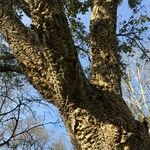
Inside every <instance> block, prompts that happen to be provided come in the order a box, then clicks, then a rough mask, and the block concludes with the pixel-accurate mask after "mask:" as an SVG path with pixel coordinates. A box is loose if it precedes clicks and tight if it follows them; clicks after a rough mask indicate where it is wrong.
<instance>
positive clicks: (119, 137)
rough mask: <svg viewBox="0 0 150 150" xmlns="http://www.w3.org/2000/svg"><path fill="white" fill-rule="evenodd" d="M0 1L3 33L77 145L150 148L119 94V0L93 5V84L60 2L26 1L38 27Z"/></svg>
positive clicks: (91, 149)
mask: <svg viewBox="0 0 150 150" xmlns="http://www.w3.org/2000/svg"><path fill="white" fill-rule="evenodd" d="M22 1H23V0H22ZM0 2H1V3H0V4H1V5H0V9H1V10H2V11H1V12H2V13H1V20H0V21H1V29H0V32H1V33H2V34H3V35H4V36H5V38H6V39H7V40H8V42H9V44H10V47H11V48H12V49H13V53H14V55H15V56H16V58H17V59H18V60H19V62H20V64H21V65H22V68H23V71H24V72H25V73H26V75H27V77H28V78H29V80H30V81H31V83H32V84H33V85H34V86H35V88H36V89H38V90H39V92H40V93H41V94H42V95H43V96H44V97H45V98H47V99H48V100H49V101H50V102H53V103H54V104H55V105H56V106H57V107H58V108H59V110H60V113H61V115H62V117H63V119H64V122H65V124H66V126H67V128H68V131H69V134H70V136H71V138H72V140H73V142H74V143H75V145H76V149H81V150H115V149H117V150H148V149H149V147H150V145H149V136H148V131H147V128H146V126H145V125H144V124H143V123H140V122H138V121H135V120H134V119H133V116H132V114H131V112H130V110H129V109H128V107H127V105H126V104H125V103H124V101H123V100H122V98H121V90H120V77H121V76H120V69H119V63H120V62H119V54H118V51H117V42H116V37H115V30H116V10H117V4H116V3H115V2H113V1H108V2H107V1H106V2H103V1H102V0H95V1H94V3H93V12H92V18H91V55H92V73H91V83H90V82H89V81H88V80H87V79H86V78H85V76H84V74H83V71H82V69H81V68H82V67H81V65H80V63H79V60H78V56H77V53H76V49H75V46H74V44H73V40H72V38H71V34H70V31H69V27H68V23H67V19H66V17H65V14H64V10H63V3H61V1H57V0H53V1H47V0H43V1H41V0H31V1H30V3H26V2H25V3H26V8H24V10H26V11H27V12H28V14H29V15H30V16H31V18H32V21H33V22H32V24H33V28H34V31H31V30H30V29H27V28H26V27H25V26H24V25H23V24H22V23H21V21H20V20H19V19H18V18H17V17H16V14H15V13H14V12H13V7H12V4H11V2H10V1H9V0H0ZM22 7H23V5H22Z"/></svg>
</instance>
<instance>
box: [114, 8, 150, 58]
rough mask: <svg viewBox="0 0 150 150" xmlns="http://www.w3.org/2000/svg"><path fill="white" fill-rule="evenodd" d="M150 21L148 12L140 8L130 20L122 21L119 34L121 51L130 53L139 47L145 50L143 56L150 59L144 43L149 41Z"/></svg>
mask: <svg viewBox="0 0 150 150" xmlns="http://www.w3.org/2000/svg"><path fill="white" fill-rule="evenodd" d="M149 23H150V18H149V16H148V15H147V13H141V12H140V9H139V10H138V11H137V12H135V13H134V14H133V15H132V16H131V17H130V18H129V20H128V21H126V20H124V21H123V22H121V23H120V25H121V28H120V30H119V33H118V34H117V35H118V37H119V49H120V51H123V52H125V53H128V54H129V55H130V53H131V52H134V51H135V50H137V49H138V50H140V51H142V52H143V53H142V56H141V58H142V59H144V58H147V59H149V57H148V53H149V51H148V49H147V48H146V47H145V45H144V44H143V43H145V42H147V41H149V36H147V35H146V33H147V32H148V31H149ZM120 37H121V38H120ZM132 55H133V53H132Z"/></svg>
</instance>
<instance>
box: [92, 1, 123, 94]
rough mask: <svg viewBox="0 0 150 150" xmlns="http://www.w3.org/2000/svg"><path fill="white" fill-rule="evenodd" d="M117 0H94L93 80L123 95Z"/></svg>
mask: <svg viewBox="0 0 150 150" xmlns="http://www.w3.org/2000/svg"><path fill="white" fill-rule="evenodd" d="M116 17H117V1H113V0H112V1H103V0H93V9H92V16H91V37H90V42H91V60H92V69H91V70H92V71H91V81H92V83H93V84H95V85H97V86H98V87H99V88H101V89H102V90H104V91H108V92H110V91H112V92H114V93H116V94H117V95H121V94H120V93H121V90H120V89H121V88H120V86H121V85H120V79H121V78H120V77H121V70H120V66H119V65H120V57H119V51H118V47H117V40H116Z"/></svg>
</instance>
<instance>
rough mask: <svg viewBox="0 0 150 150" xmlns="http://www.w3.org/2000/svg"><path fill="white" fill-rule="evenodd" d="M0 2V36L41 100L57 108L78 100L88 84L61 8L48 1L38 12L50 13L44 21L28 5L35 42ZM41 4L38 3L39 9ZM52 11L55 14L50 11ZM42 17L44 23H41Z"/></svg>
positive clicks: (4, 2) (8, 5)
mask: <svg viewBox="0 0 150 150" xmlns="http://www.w3.org/2000/svg"><path fill="white" fill-rule="evenodd" d="M1 1H2V7H1V9H2V11H3V14H2V18H1V20H0V21H1V25H2V28H1V29H0V32H2V34H3V35H4V37H5V38H6V39H8V42H9V44H10V47H11V48H12V49H13V53H14V55H15V57H16V58H17V59H18V60H19V62H20V64H21V65H22V67H23V69H24V71H25V73H26V74H27V76H28V78H29V80H30V81H31V83H32V84H33V85H34V86H35V87H36V88H37V89H38V90H39V91H40V92H41V93H42V94H43V96H44V97H45V98H48V99H52V100H54V103H56V104H58V105H61V107H63V104H66V103H67V101H68V99H69V100H75V99H77V98H79V97H80V99H82V96H85V94H86V90H87V88H88V87H89V83H88V81H87V80H86V78H85V76H84V74H83V71H82V69H81V65H80V63H79V60H78V56H77V53H76V50H75V46H74V44H73V41H72V39H71V35H70V31H69V28H68V24H67V21H66V18H65V15H64V12H63V9H62V8H61V7H62V5H59V4H57V3H53V2H51V1H49V2H48V4H46V7H47V8H45V7H44V8H43V7H42V8H43V9H42V8H41V10H42V11H45V10H46V11H47V13H50V14H49V15H48V16H50V18H47V17H48V16H47V14H45V15H44V16H41V14H43V13H44V12H41V11H40V8H39V9H38V10H39V11H40V12H38V11H37V12H36V13H35V10H34V8H33V7H32V5H31V6H30V7H31V10H32V11H31V14H32V19H33V26H34V28H35V32H36V33H37V38H35V36H33V35H32V33H31V32H30V31H29V30H28V29H27V28H26V27H25V26H24V25H23V24H22V23H21V21H20V20H19V19H18V17H16V16H15V14H14V13H13V11H12V7H11V4H10V2H9V0H1ZM36 2H38V0H37V1H36ZM42 2H43V4H41V3H42ZM45 3H46V2H45V1H40V0H39V4H40V6H41V5H45ZM31 4H33V3H31ZM55 6H57V7H55ZM59 7H60V8H59ZM32 8H33V9H32ZM36 8H37V7H36ZM54 8H56V9H57V11H56V10H55V11H54ZM58 9H59V10H58ZM34 13H35V14H34ZM36 14H37V15H38V16H36ZM38 17H39V18H38ZM40 17H41V18H40ZM43 17H45V20H42V22H41V19H42V18H43ZM76 93H78V94H76ZM61 100H64V101H61ZM58 105H57V106H58Z"/></svg>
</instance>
